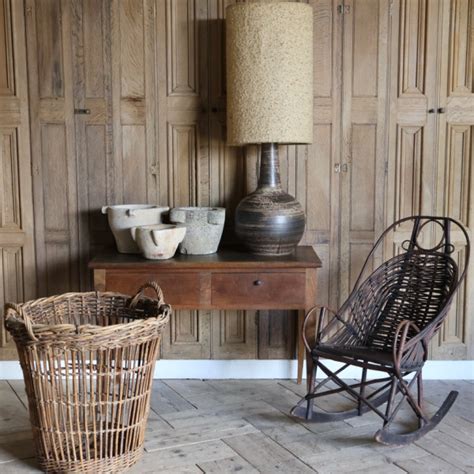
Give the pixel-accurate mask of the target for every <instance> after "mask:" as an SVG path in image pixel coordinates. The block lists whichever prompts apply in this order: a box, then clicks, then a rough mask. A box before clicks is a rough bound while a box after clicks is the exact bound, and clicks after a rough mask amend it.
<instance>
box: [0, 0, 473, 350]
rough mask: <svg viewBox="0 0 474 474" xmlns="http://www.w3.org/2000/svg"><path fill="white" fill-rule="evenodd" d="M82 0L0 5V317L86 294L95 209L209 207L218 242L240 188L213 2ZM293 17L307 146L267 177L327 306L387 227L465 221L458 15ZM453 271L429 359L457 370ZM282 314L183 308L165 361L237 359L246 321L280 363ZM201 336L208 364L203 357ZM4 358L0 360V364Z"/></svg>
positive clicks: (409, 2)
mask: <svg viewBox="0 0 474 474" xmlns="http://www.w3.org/2000/svg"><path fill="white" fill-rule="evenodd" d="M99 3H100V6H98V2H96V1H95V0H45V1H44V2H42V3H41V8H39V7H38V5H40V3H39V2H37V1H35V0H2V2H0V6H1V8H0V24H1V25H2V26H1V28H3V29H4V30H5V34H4V31H3V29H2V31H1V34H0V66H1V67H0V97H1V99H0V100H1V103H2V106H1V107H0V122H1V128H2V132H1V136H2V137H3V142H2V147H3V148H6V150H7V152H6V153H3V154H2V170H4V169H6V170H7V173H6V174H5V173H4V171H2V173H4V175H3V176H6V177H7V180H8V179H9V178H8V176H9V175H8V173H9V171H8V169H9V166H10V165H8V163H9V162H10V161H7V165H6V166H5V163H4V159H3V156H10V150H13V154H15V153H17V155H18V157H19V163H20V165H21V169H22V170H23V171H25V172H21V173H18V174H17V175H16V176H14V178H15V179H16V180H17V181H18V179H21V181H22V183H21V184H22V185H21V186H19V188H15V187H14V186H13V185H12V184H11V183H10V184H7V185H6V186H5V187H4V188H3V189H2V191H3V190H7V192H6V193H4V194H5V196H6V197H3V195H2V202H9V203H14V202H19V203H20V208H21V227H20V228H21V229H22V230H25V233H24V234H22V233H21V232H17V231H11V232H10V230H11V229H9V231H8V232H4V231H0V247H1V248H2V249H3V250H2V252H3V257H2V264H1V269H0V272H3V274H6V273H8V275H9V277H8V279H5V281H7V282H8V285H4V288H3V289H0V303H1V301H2V300H1V298H3V300H12V299H13V300H14V299H18V300H21V299H23V298H30V297H34V296H35V295H37V296H43V295H46V294H53V293H57V292H62V291H67V290H77V289H82V290H87V289H90V287H91V285H92V280H91V274H90V272H89V271H88V270H87V267H86V262H87V261H88V259H89V257H90V256H92V255H94V254H96V253H97V252H99V251H101V250H102V249H103V248H104V247H105V246H111V245H113V238H112V235H111V233H110V231H109V229H108V226H107V222H106V219H105V217H104V216H102V215H101V214H100V212H99V211H100V206H101V205H103V204H117V203H122V202H131V201H141V202H150V203H154V204H156V203H158V204H162V205H166V204H168V205H204V206H207V205H211V206H225V207H226V208H227V228H226V238H228V239H230V240H231V239H235V237H233V234H232V226H233V217H234V216H233V213H234V209H235V206H236V204H237V203H238V202H239V200H240V199H241V198H242V197H243V196H244V195H245V194H246V193H248V192H251V191H253V189H254V188H255V187H256V183H257V172H258V156H259V151H258V147H256V146H249V147H247V149H242V148H239V147H234V148H231V147H227V146H226V138H225V136H226V129H225V115H226V111H225V98H226V90H225V74H224V70H225V54H224V51H225V48H224V46H225V44H224V43H225V41H224V40H225V7H226V5H227V4H229V3H232V0H209V1H207V0H123V1H122V0H104V1H101V2H99ZM309 3H310V4H311V5H312V7H313V9H314V31H315V36H314V75H315V80H314V142H313V144H311V145H308V146H294V145H287V146H280V149H279V153H280V158H281V178H282V186H283V188H284V189H285V190H286V191H287V192H289V193H290V194H292V195H294V196H295V197H296V198H297V200H298V201H299V202H300V203H301V204H302V206H303V208H304V209H305V212H306V216H307V225H306V232H305V234H304V237H303V241H302V243H303V244H306V245H312V246H313V247H314V248H315V250H316V251H317V252H318V254H319V255H320V256H321V259H322V261H323V268H322V270H321V271H318V277H317V278H318V288H319V291H318V303H319V304H329V306H331V307H337V306H338V304H339V303H340V302H341V301H343V300H344V299H345V298H346V296H347V293H348V291H349V289H350V288H351V283H352V282H353V279H354V277H355V275H356V274H357V272H358V270H359V268H360V266H361V265H362V262H363V259H364V257H365V255H366V254H367V252H368V251H369V249H370V247H371V244H372V243H373V239H374V237H375V236H376V235H377V234H378V233H380V232H381V230H382V229H383V228H384V227H386V225H389V224H390V223H391V222H393V221H394V220H395V219H396V218H397V217H403V216H406V215H408V214H414V213H418V212H423V213H427V214H431V215H439V214H443V213H445V212H446V213H450V214H451V215H453V216H454V217H458V218H459V219H460V220H461V221H462V222H463V223H464V224H465V225H468V224H469V225H470V223H471V222H472V220H473V216H472V212H473V209H474V206H473V205H472V199H473V193H468V192H467V190H468V189H470V188H471V187H472V183H473V180H474V178H473V173H474V171H473V170H474V167H473V166H472V165H471V163H472V161H473V155H472V153H473V149H474V148H473V146H472V139H473V138H472V137H473V133H474V132H473V123H474V117H473V112H472V110H474V107H473V104H472V100H473V89H472V74H473V73H472V71H473V66H472V61H473V59H472V58H473V56H474V55H473V54H472V52H473V38H474V33H473V32H474V30H473V28H472V24H473V23H474V21H473V8H474V7H473V4H474V2H473V1H472V0H453V1H448V0H443V1H433V2H431V1H427V0H393V1H390V0H380V1H379V0H347V1H345V2H343V3H344V6H345V7H346V8H345V9H344V13H341V12H340V11H339V9H338V8H339V6H340V5H341V2H340V1H339V0H309ZM25 38H26V43H27V44H26V46H27V47H26V46H25V44H24V43H25ZM26 55H27V57H26ZM428 79H430V80H428ZM27 81H28V82H27ZM28 93H29V103H28V102H27V96H28ZM20 104H21V105H20ZM438 108H444V109H445V110H444V113H437V110H438ZM75 109H89V111H90V113H89V114H81V113H74V110H75ZM429 109H434V110H435V111H436V113H432V114H430V113H428V110H429ZM28 114H29V117H28ZM28 121H29V122H30V126H31V132H30V134H31V143H30V138H29V137H28V129H27V126H26V125H25V124H27V123H28ZM20 123H21V125H18V124H20ZM18 127H19V128H18ZM12 130H13V131H14V130H18V131H20V132H21V133H18V134H16V132H15V133H14V132H12ZM30 145H31V147H30ZM15 147H16V148H15ZM30 149H31V157H30V151H29V150H30ZM336 165H339V168H338V169H339V170H340V172H336ZM346 165H347V167H346ZM30 167H31V170H32V175H33V197H34V199H33V200H32V199H31V197H28V195H29V194H31V193H30V191H29V190H30V189H31V186H30V184H29V180H30V174H29V173H28V171H27V170H28V169H30ZM0 189H1V188H0ZM17 189H19V191H20V194H21V195H20V201H16V200H15V199H16V198H15V196H17ZM459 189H460V190H461V192H460V193H459V192H458V190H459ZM0 192H1V191H0ZM14 198H15V199H14ZM32 201H33V203H34V206H33V204H32ZM470 213H471V214H470ZM33 215H34V216H35V222H36V227H35V229H34V233H33V232H32V230H33ZM2 225H3V224H2ZM401 231H403V229H401ZM33 237H34V239H33ZM403 238H404V237H403V235H401V234H400V235H398V236H397V239H396V242H395V245H394V246H391V247H390V248H389V249H386V250H387V251H389V252H392V251H394V248H393V247H395V251H396V247H397V245H398V243H397V242H398V241H400V240H403ZM23 239H25V240H24V245H23ZM5 240H7V241H8V245H7V244H4V243H3V242H4V241H5ZM33 241H35V243H36V245H35V249H34V248H33V247H34V245H33ZM20 247H22V248H23V250H22V251H21V252H20V251H19V248H20ZM35 250H36V259H35ZM377 258H378V257H376V259H377ZM374 263H377V262H374ZM35 265H36V272H35ZM5 269H7V270H5ZM473 271H474V268H472V269H471V270H470V272H471V273H470V275H469V277H468V280H467V283H466V287H465V290H464V291H461V292H460V299H459V301H458V302H457V304H456V305H455V307H454V308H453V312H452V314H451V315H450V317H449V318H448V320H447V324H446V326H445V328H444V330H443V332H442V333H441V334H440V338H439V339H438V341H437V342H436V344H434V345H433V347H432V354H431V355H432V356H433V357H436V358H444V359H446V358H455V359H463V358H472V351H473V350H474V349H473V348H474V343H473V338H474V330H473V327H472V324H471V323H470V321H469V319H468V318H466V316H465V315H466V314H469V313H470V312H472V311H473V307H472V305H473V304H474V303H473V302H474V297H473V294H472V292H473V288H474V278H473V275H472V272H473ZM10 275H12V276H11V277H10ZM36 281H37V284H36ZM23 292H24V293H23ZM282 314H283V313H281V312H279V313H278V312H277V313H272V314H270V313H268V312H263V313H261V314H260V315H257V317H258V318H261V323H260V322H259V324H258V325H255V324H254V323H253V321H254V316H255V314H254V313H252V312H250V313H248V314H247V312H245V311H240V312H239V311H229V312H227V313H226V314H225V315H224V314H218V313H209V312H204V313H201V314H199V313H190V312H189V311H183V312H182V313H180V315H179V316H177V317H178V318H181V315H182V319H181V321H180V324H179V325H178V326H177V327H176V328H175V329H176V333H175V336H174V337H176V341H177V342H178V341H179V344H177V345H176V346H174V345H173V346H170V347H169V348H168V349H167V352H166V353H167V355H168V356H169V357H179V356H180V354H183V353H186V354H187V355H188V356H189V357H201V356H202V355H203V354H209V355H210V354H211V353H212V354H215V355H216V356H217V353H218V352H219V353H221V354H227V356H230V355H231V354H232V353H233V350H234V349H235V356H236V357H240V356H241V355H242V354H244V352H245V350H247V349H248V350H253V349H251V347H254V342H253V341H254V340H255V339H257V340H258V339H259V333H258V332H257V327H260V326H262V327H263V326H265V327H266V328H267V330H268V332H262V331H260V334H262V335H263V334H268V335H269V338H267V336H265V338H264V339H261V340H258V341H257V346H258V347H257V352H258V353H261V354H265V353H267V354H270V353H273V354H274V355H275V356H276V355H277V354H280V355H281V356H282V357H291V356H292V354H293V352H292V349H291V348H290V345H288V344H287V342H286V341H287V340H288V339H287V338H286V335H284V334H283V332H282V329H281V325H282V323H283V324H286V321H288V318H287V317H286V316H282ZM293 319H295V320H296V318H293ZM221 324H222V325H225V327H224V326H221ZM196 325H198V326H199V327H198V326H196ZM171 329H172V328H171V327H170V331H171ZM285 330H290V331H293V330H294V328H293V327H291V328H287V329H285ZM0 331H1V330H0ZM242 331H243V332H242ZM181 334H182V336H183V337H181ZM216 334H220V336H219V337H220V338H223V339H221V341H220V343H219V344H220V346H219V347H220V349H219V351H218V352H214V351H212V350H211V347H210V341H212V340H215V338H216ZM227 334H229V335H232V336H230V339H229V343H226V337H227ZM237 334H239V336H237V337H238V338H240V342H239V343H237V342H236V339H235V337H236V335H237ZM1 335H2V337H4V334H3V333H1ZM169 336H171V333H170V334H169ZM200 341H201V342H200ZM264 341H271V346H268V347H266V346H264V345H263V344H266V342H264ZM277 348H278V349H277ZM12 356H13V353H12V351H10V349H4V348H1V349H0V358H11V357H12ZM212 357H214V355H212Z"/></svg>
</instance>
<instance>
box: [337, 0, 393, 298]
mask: <svg viewBox="0 0 474 474" xmlns="http://www.w3.org/2000/svg"><path fill="white" fill-rule="evenodd" d="M344 5H346V2H345V3H344ZM347 7H348V8H349V9H350V14H344V35H343V40H344V44H343V54H342V57H343V59H342V60H343V66H342V67H343V76H344V77H348V78H351V80H348V81H345V82H344V83H343V90H342V97H343V99H342V150H341V159H342V160H341V161H342V168H341V171H342V172H341V202H340V215H341V234H340V236H341V237H340V239H341V240H340V248H341V257H340V258H341V260H340V298H339V303H342V302H343V301H344V300H345V298H346V297H347V296H348V294H349V292H350V290H351V288H352V280H353V278H354V275H355V274H357V273H358V272H359V271H360V269H361V266H362V263H363V262H364V261H365V257H366V256H367V253H368V249H369V248H370V247H371V246H372V244H373V243H374V242H375V240H376V238H377V237H378V236H379V235H380V233H381V232H382V230H383V227H384V222H383V217H384V192H385V161H386V132H387V129H386V106H387V92H388V69H387V65H388V62H387V56H388V49H387V46H388V44H389V43H388V26H389V17H390V15H389V13H390V12H389V7H390V5H389V2H385V1H374V2H366V1H361V0H356V1H351V2H347Z"/></svg>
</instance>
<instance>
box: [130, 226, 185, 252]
mask: <svg viewBox="0 0 474 474" xmlns="http://www.w3.org/2000/svg"><path fill="white" fill-rule="evenodd" d="M130 234H131V236H132V238H133V240H134V241H135V242H136V244H137V245H138V248H139V249H140V252H141V253H142V255H143V256H144V257H145V258H149V259H151V260H166V259H167V258H172V257H174V254H175V253H176V249H177V248H178V245H179V244H180V243H181V242H182V241H183V239H184V236H185V234H186V227H185V226H184V225H181V224H177V225H173V224H155V225H143V226H139V227H132V228H131V229H130Z"/></svg>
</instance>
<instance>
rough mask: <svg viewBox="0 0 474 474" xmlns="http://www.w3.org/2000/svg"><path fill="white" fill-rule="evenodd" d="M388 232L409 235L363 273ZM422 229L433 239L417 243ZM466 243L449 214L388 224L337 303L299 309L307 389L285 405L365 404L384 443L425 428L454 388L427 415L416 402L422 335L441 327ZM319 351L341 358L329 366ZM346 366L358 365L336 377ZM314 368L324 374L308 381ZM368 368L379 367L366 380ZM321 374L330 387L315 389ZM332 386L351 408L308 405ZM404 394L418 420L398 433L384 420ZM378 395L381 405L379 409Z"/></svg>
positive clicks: (330, 417)
mask: <svg viewBox="0 0 474 474" xmlns="http://www.w3.org/2000/svg"><path fill="white" fill-rule="evenodd" d="M394 232H396V233H397V235H403V236H406V237H409V238H408V240H405V241H403V243H402V249H403V251H402V252H401V253H399V254H398V255H396V256H394V257H392V258H390V259H389V260H387V261H385V262H384V263H383V264H382V265H381V266H380V267H378V268H377V269H376V270H375V271H374V272H373V273H372V274H371V275H370V276H369V277H368V278H366V279H363V277H364V276H365V275H366V274H367V273H368V272H367V270H369V271H370V268H371V266H372V258H373V257H374V256H377V255H380V253H381V250H382V248H383V247H382V246H383V245H386V243H387V241H388V240H387V238H388V236H389V234H390V233H392V234H390V235H394ZM423 234H425V236H426V235H428V234H430V235H432V236H435V237H437V238H436V241H438V244H437V245H435V246H434V247H433V248H424V247H423V246H422V243H421V242H422V237H423ZM402 238H405V237H402ZM388 242H389V241H388ZM392 242H393V240H392ZM384 243H385V244H384ZM392 246H393V243H392ZM385 248H388V247H385ZM392 248H393V247H392ZM460 249H463V250H464V251H463V252H460V253H459V254H458V255H459V256H460V258H461V257H462V261H460V262H459V266H460V268H458V265H457V264H456V262H455V261H454V259H453V257H452V256H453V255H454V254H455V253H456V252H457V251H459V250H460ZM469 251H470V244H469V237H468V235H467V232H466V230H465V229H464V228H463V227H462V226H461V225H460V224H459V223H458V222H456V221H455V220H453V219H450V218H447V217H428V216H414V217H408V218H405V219H401V220H399V221H397V222H395V223H394V224H393V225H391V226H390V227H389V228H388V229H387V230H386V231H385V232H384V233H383V234H382V235H381V237H380V238H379V240H378V241H377V242H376V244H375V246H374V248H373V249H372V250H371V252H370V254H369V256H368V257H367V260H366V261H365V263H364V266H363V268H362V271H361V273H360V275H359V277H358V279H357V281H356V283H355V286H354V289H353V290H352V293H351V294H350V295H349V298H348V299H347V301H346V302H345V303H344V304H343V305H342V307H341V308H340V309H339V311H336V312H335V311H331V310H330V309H328V308H327V307H319V306H318V307H314V308H313V309H311V311H309V313H308V314H307V316H306V318H305V321H304V325H303V340H304V343H305V345H306V349H307V351H308V352H307V372H308V373H307V377H308V379H307V383H308V394H307V395H306V397H304V398H303V399H302V400H301V401H300V402H299V403H298V405H297V406H295V407H294V408H293V409H292V411H291V413H292V415H293V416H295V417H298V418H302V419H304V420H305V421H314V422H326V421H338V420H344V419H347V418H351V417H354V416H360V415H362V414H364V413H366V412H368V411H369V410H372V411H373V412H375V413H376V414H377V415H379V416H380V418H382V420H383V428H382V429H380V430H379V431H377V433H376V434H375V439H376V440H377V441H379V442H381V443H384V444H389V445H405V444H408V443H411V442H413V441H415V440H417V439H419V438H420V437H421V436H423V435H424V434H426V433H427V432H428V431H430V430H432V429H433V428H434V427H435V426H436V425H437V424H438V423H439V422H440V421H441V420H442V419H443V417H444V416H445V415H446V413H447V412H448V411H449V409H450V408H451V406H452V404H453V403H454V401H455V400H456V397H457V395H458V393H457V392H456V391H452V392H450V393H449V395H448V396H447V398H446V400H445V401H444V403H443V404H442V406H441V408H439V410H438V411H437V412H436V414H435V415H434V416H432V417H429V416H428V414H427V413H426V411H425V410H424V408H423V381H422V369H423V365H424V363H425V361H426V359H427V352H428V345H429V341H430V340H431V339H432V338H433V336H434V335H435V334H436V332H437V331H438V330H439V328H440V327H441V325H442V323H443V321H444V319H445V318H446V316H447V314H448V311H449V307H450V305H451V302H452V300H453V297H454V295H455V293H456V291H457V289H458V288H459V286H460V285H461V283H462V281H463V280H464V277H465V275H466V270H467V266H468V262H469ZM321 358H322V359H330V360H334V361H338V362H342V364H343V365H342V367H340V368H339V369H338V370H336V371H332V370H330V369H329V368H328V367H327V365H326V363H324V362H322V361H321ZM349 366H357V367H360V368H361V369H362V375H361V380H360V382H358V383H352V384H348V383H346V382H344V381H343V380H342V379H341V378H340V373H341V372H342V371H343V370H344V369H346V368H347V367H349ZM318 368H319V369H321V370H322V372H323V373H324V374H325V375H326V377H327V378H325V379H324V380H323V381H321V382H320V383H318V384H316V370H317V369H318ZM368 370H376V371H379V372H384V374H383V376H382V377H381V378H377V379H374V380H367V371H368ZM410 377H411V378H410ZM329 381H332V382H333V383H335V384H336V388H330V387H326V389H325V390H321V389H322V388H323V387H324V386H325V385H326V384H327V383H328V382H329ZM372 384H381V385H380V386H378V387H377V388H376V389H375V390H373V391H372V392H371V393H368V391H367V387H368V386H369V385H372ZM415 385H416V396H415V395H414V393H413V389H414V388H415ZM340 392H345V393H346V395H348V396H349V397H350V398H351V399H353V400H354V401H355V406H354V408H353V409H350V410H348V411H343V412H336V413H327V412H321V411H319V410H317V409H316V408H315V407H314V400H315V399H316V398H319V397H322V396H325V395H331V394H335V393H340ZM398 395H401V397H399V396H398ZM405 400H406V401H407V402H408V405H409V406H410V407H411V409H412V410H413V412H414V413H415V415H416V417H417V419H418V428H417V429H415V430H414V431H411V432H409V433H402V434H400V433H398V432H394V430H390V426H391V424H392V422H393V421H394V419H395V417H396V415H397V413H398V412H399V410H400V408H401V406H402V404H403V402H404V401H405ZM384 403H387V405H386V408H385V409H384V410H382V408H381V405H383V404H384Z"/></svg>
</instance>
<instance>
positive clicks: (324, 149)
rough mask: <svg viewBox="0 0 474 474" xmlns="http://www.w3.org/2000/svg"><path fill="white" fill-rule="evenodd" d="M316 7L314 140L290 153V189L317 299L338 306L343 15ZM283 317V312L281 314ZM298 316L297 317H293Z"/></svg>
mask: <svg viewBox="0 0 474 474" xmlns="http://www.w3.org/2000/svg"><path fill="white" fill-rule="evenodd" d="M310 4H311V6H312V7H313V11H314V22H313V29H314V34H315V38H314V45H313V54H314V68H315V70H314V134H313V143H312V144H311V145H308V146H298V147H296V149H297V151H296V153H294V154H293V155H290V156H288V157H287V163H288V166H289V177H290V184H289V186H288V189H289V192H290V193H293V194H294V195H296V197H297V199H298V200H299V201H300V202H301V204H302V205H303V208H304V209H305V212H306V216H307V220H306V231H305V235H304V237H303V243H305V244H307V245H313V246H314V248H315V250H316V252H317V253H318V255H319V256H320V258H321V260H322V262H323V270H322V271H320V272H318V283H317V284H318V288H319V289H320V290H321V291H318V301H317V302H318V303H319V304H329V305H330V306H333V307H335V306H337V304H338V299H339V284H338V281H337V278H331V279H330V278H329V274H331V275H338V274H339V251H340V248H339V242H338V234H339V193H340V175H339V174H337V173H335V167H336V166H337V165H338V164H340V150H341V146H340V142H341V121H340V100H341V93H342V90H341V80H340V78H341V74H342V54H341V52H342V29H343V15H341V14H340V13H338V11H337V8H338V4H337V2H334V1H331V0H324V1H311V2H310ZM280 317H281V316H280ZM294 319H296V317H295V318H294Z"/></svg>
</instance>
